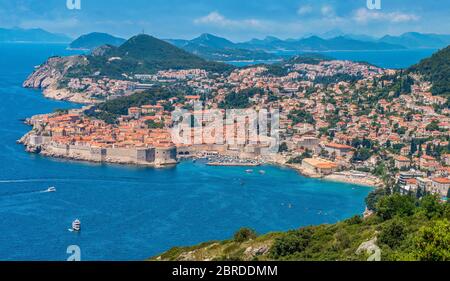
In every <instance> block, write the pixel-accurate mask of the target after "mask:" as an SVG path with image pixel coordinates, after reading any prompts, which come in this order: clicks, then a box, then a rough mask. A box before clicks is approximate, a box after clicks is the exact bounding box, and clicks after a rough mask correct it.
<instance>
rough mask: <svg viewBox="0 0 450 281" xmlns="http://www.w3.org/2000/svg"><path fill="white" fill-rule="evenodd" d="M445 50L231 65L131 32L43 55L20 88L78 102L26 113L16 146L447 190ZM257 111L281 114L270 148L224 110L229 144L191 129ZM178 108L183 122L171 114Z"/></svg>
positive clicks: (91, 157) (92, 157) (93, 157)
mask: <svg viewBox="0 0 450 281" xmlns="http://www.w3.org/2000/svg"><path fill="white" fill-rule="evenodd" d="M449 52H450V48H449V47H447V48H446V49H443V50H441V51H440V52H438V53H437V54H435V55H434V56H433V57H431V58H430V59H427V60H424V61H423V62H421V63H419V64H418V65H416V66H413V67H412V68H410V69H408V70H390V69H382V68H379V67H376V66H373V65H370V64H367V63H357V62H351V61H339V60H333V59H331V58H326V57H322V56H319V55H308V56H296V57H293V58H291V59H287V60H284V61H282V62H280V63H276V64H273V65H257V66H248V67H242V68H235V67H233V66H230V65H226V64H222V63H216V62H210V61H206V60H204V59H202V58H199V57H197V56H195V55H193V54H190V53H188V52H186V51H183V50H181V49H178V48H177V47H174V46H172V45H170V44H168V43H166V42H164V41H161V40H159V39H156V38H154V37H151V36H148V35H138V36H135V37H133V38H131V39H130V40H128V41H126V42H125V43H123V44H122V45H121V46H119V47H113V46H104V47H100V48H97V49H96V50H94V51H93V52H92V53H91V54H90V55H80V56H73V57H64V58H62V57H53V58H50V59H49V60H48V61H47V62H46V63H44V64H43V65H41V66H40V67H38V68H37V69H36V70H35V72H34V73H33V74H32V75H31V76H30V77H29V78H28V79H27V81H25V83H24V86H25V87H33V88H42V89H43V91H44V95H46V96H47V97H52V98H55V99H61V100H70V101H75V102H82V103H87V104H88V106H86V107H84V108H83V109H81V110H75V111H70V112H61V111H58V112H55V113H52V114H47V115H42V116H35V117H33V118H30V119H29V120H28V123H29V124H30V125H32V126H33V130H32V131H31V132H30V133H28V134H27V135H26V136H24V137H23V138H22V139H21V142H22V143H23V144H25V145H26V147H27V149H28V150H29V151H32V152H36V153H42V154H43V155H48V156H54V157H67V158H72V159H80V160H88V161H98V162H113V163H131V164H143V165H157V166H159V165H166V164H175V163H176V162H177V161H178V159H182V158H186V157H205V156H206V157H207V156H208V155H219V156H222V157H234V158H236V159H244V160H245V161H247V162H246V163H275V164H279V165H285V166H289V167H291V168H294V169H297V170H298V171H300V172H301V173H302V174H304V175H307V176H312V177H319V178H324V179H327V180H333V181H344V182H349V183H354V184H364V185H370V186H392V185H396V186H398V188H399V189H401V190H403V191H404V192H421V190H427V191H428V192H432V193H437V194H439V195H440V196H446V195H447V192H448V188H449V187H450V180H449V161H450V154H449V153H450V144H449V138H450V136H449V134H448V130H449V124H450V117H449V116H450V115H449V114H450V110H449V96H448V93H449V87H448V85H449V84H448V81H447V80H446V79H445V77H448V65H449V63H450V60H449V58H450V55H449ZM437 65H439V67H437ZM197 105H200V106H201V107H200V109H199V108H198V107H197ZM265 108H266V109H270V110H278V111H279V112H280V113H279V122H278V123H279V124H278V125H277V126H278V127H277V128H275V127H274V128H272V131H274V132H275V133H276V134H277V135H278V136H279V138H278V142H279V147H278V148H277V151H275V153H272V154H270V153H269V154H268V153H266V152H267V147H268V144H269V143H271V142H273V139H272V138H271V137H269V138H266V139H258V140H256V141H254V140H253V138H252V136H251V135H250V134H247V133H245V134H244V135H238V133H237V128H238V127H239V122H236V121H235V122H232V123H227V122H229V121H227V120H226V117H222V118H223V120H220V121H223V123H222V125H220V126H219V127H216V129H223V130H222V131H223V132H227V133H226V134H228V135H227V136H225V135H226V134H225V135H224V136H222V137H223V138H225V137H231V138H232V139H234V140H240V142H239V141H238V142H236V143H230V142H227V141H226V140H225V139H221V140H220V141H219V142H216V141H217V138H218V135H217V134H218V133H217V132H216V133H214V134H209V135H208V134H206V133H205V132H201V133H200V134H199V135H195V134H198V132H197V131H196V130H197V129H200V131H201V130H202V129H204V128H206V127H208V126H209V125H211V124H213V122H214V120H213V119H214V118H212V116H213V114H212V112H213V111H215V112H219V113H225V112H226V111H227V110H230V109H246V110H254V111H255V112H260V111H261V110H262V109H265ZM177 110H181V111H185V112H187V113H189V114H190V117H188V118H193V119H192V120H193V121H192V122H190V123H189V122H188V124H186V122H184V123H183V120H182V119H181V120H177V119H174V117H173V112H174V111H177ZM216 121H217V120H216ZM241 122H242V121H241ZM242 124H244V126H248V125H249V123H248V121H245V123H242ZM174 128H178V129H179V130H180V132H179V135H184V136H187V135H190V134H191V133H193V135H191V138H192V140H194V141H192V142H190V141H191V140H189V141H188V143H179V142H176V141H175V140H174V139H173V137H174V135H173V129H174ZM275 130H276V131H275ZM269 131H270V128H269ZM196 132H197V133H196ZM245 161H244V162H245ZM219 162H220V161H219ZM248 165H250V164H248Z"/></svg>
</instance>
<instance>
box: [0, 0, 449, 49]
mask: <svg viewBox="0 0 450 281" xmlns="http://www.w3.org/2000/svg"><path fill="white" fill-rule="evenodd" d="M366 2H367V1H366V0H346V1H339V0H316V1H312V0H297V1H294V0H284V1H282V3H277V1H273V0H260V1H252V0H249V1H236V0H228V1H206V0H197V1H191V2H186V1H181V0H171V1H163V0H153V1H151V2H149V1H144V0H135V1H131V3H123V1H118V0H109V1H107V0H97V1H89V0H81V9H80V10H77V9H72V10H71V9H68V8H67V5H66V0H48V1H45V3H44V2H43V1H38V0H17V1H12V0H0V26H1V27H3V28H13V27H20V28H25V29H30V28H42V29H44V30H47V31H49V32H53V33H63V34H66V35H69V36H70V37H72V38H76V37H78V36H80V35H83V34H86V33H90V32H105V33H109V34H113V35H115V36H118V37H123V38H130V37H131V36H133V35H136V34H139V33H142V31H145V33H146V34H150V35H153V36H155V37H158V38H163V39H169V38H170V39H192V38H195V37H197V36H199V35H200V34H203V33H210V34H213V35H216V36H219V37H224V38H227V39H230V40H232V41H235V42H241V41H246V40H250V39H253V38H265V37H266V36H275V37H277V38H280V39H288V38H293V39H299V38H303V37H307V36H311V35H318V36H321V35H322V36H323V35H326V34H327V33H329V34H330V36H331V37H334V36H333V33H334V34H335V35H337V36H339V35H342V34H356V35H368V36H372V37H377V38H379V37H382V36H384V35H400V34H403V33H405V32H420V33H436V34H449V33H450V32H449V30H450V23H449V22H448V21H447V20H446V19H447V15H448V13H447V12H448V10H449V8H450V1H439V0H429V1H426V3H424V1H420V0H397V1H387V0H381V3H382V6H381V9H380V10H376V9H375V10H371V9H369V8H368V7H367V4H366ZM443 2H444V3H443Z"/></svg>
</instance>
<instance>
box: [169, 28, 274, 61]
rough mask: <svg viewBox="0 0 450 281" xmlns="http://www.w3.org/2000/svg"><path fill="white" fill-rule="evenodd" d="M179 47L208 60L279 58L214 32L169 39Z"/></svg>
mask: <svg viewBox="0 0 450 281" xmlns="http://www.w3.org/2000/svg"><path fill="white" fill-rule="evenodd" d="M166 41H167V42H169V43H171V44H172V45H174V46H177V47H178V48H181V49H183V50H185V51H188V52H190V53H193V54H195V55H198V56H200V57H203V58H205V59H208V60H215V61H239V60H270V59H277V58H278V56H277V55H275V54H270V53H268V52H265V51H262V50H250V49H249V48H245V47H240V46H239V45H238V44H235V43H233V42H231V41H230V40H228V39H225V38H221V37H218V36H215V35H212V34H206V33H205V34H202V35H201V36H199V37H197V38H194V39H192V40H180V39H174V40H171V39H168V40H166Z"/></svg>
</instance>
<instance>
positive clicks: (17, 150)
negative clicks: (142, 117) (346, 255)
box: [0, 44, 370, 260]
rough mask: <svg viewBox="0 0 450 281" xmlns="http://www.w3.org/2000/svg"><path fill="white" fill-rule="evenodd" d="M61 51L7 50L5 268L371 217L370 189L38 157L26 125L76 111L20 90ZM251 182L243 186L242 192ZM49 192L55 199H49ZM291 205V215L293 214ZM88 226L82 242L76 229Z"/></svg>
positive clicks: (0, 178)
mask: <svg viewBox="0 0 450 281" xmlns="http://www.w3.org/2000/svg"><path fill="white" fill-rule="evenodd" d="M71 53H73V52H68V51H66V50H65V46H62V45H33V44H23V45H16V44H0V123H1V126H0V165H1V166H0V217H1V218H2V222H1V223H0V233H1V234H0V260H65V259H67V257H68V255H67V254H66V249H67V247H68V246H69V245H78V246H80V248H81V258H82V259H83V260H142V259H145V258H147V257H150V256H152V255H155V254H158V253H160V252H162V251H165V250H167V249H169V248H171V247H173V246H179V245H192V244H196V243H199V242H203V241H207V240H213V239H225V238H229V237H231V236H232V235H233V233H234V232H235V231H236V230H237V229H238V228H240V227H242V226H249V227H253V228H255V229H256V230H257V231H258V232H259V233H266V232H270V231H281V230H288V229H293V228H297V227H300V226H305V225H311V224H322V223H333V222H336V221H339V220H342V219H345V218H348V217H351V216H353V215H355V214H360V213H362V211H363V210H364V198H365V197H366V196H367V194H368V193H369V191H370V189H369V188H367V187H360V186H352V185H347V184H340V183H329V182H322V181H319V180H313V179H307V178H304V177H302V176H300V175H298V174H297V173H296V172H295V171H292V170H289V169H283V168H278V167H272V166H267V167H261V169H263V170H265V171H266V174H265V175H260V174H259V173H254V174H246V173H245V170H246V168H241V167H208V166H206V165H204V164H203V163H201V162H198V163H192V162H189V161H188V162H183V163H181V164H180V165H179V166H177V167H175V168H167V169H161V170H158V169H148V168H147V169H146V168H139V167H132V166H115V165H100V164H90V163H84V162H72V161H65V160H58V159H50V158H44V157H40V156H38V155H33V154H28V153H26V152H24V149H23V147H22V146H21V145H17V144H16V143H15V142H16V140H17V139H19V138H20V137H21V136H22V135H23V134H25V133H26V132H27V131H28V130H29V129H30V128H29V127H28V126H26V125H24V124H23V123H22V122H21V121H20V120H21V119H23V118H26V117H29V116H32V115H34V114H39V113H47V112H51V111H53V110H54V109H55V108H71V107H75V106H78V105H74V104H70V103H66V102H58V101H52V100H47V99H45V98H43V97H42V95H41V93H40V92H39V91H34V90H28V89H23V88H22V87H21V84H22V82H23V80H24V79H25V78H26V76H27V75H28V74H29V73H30V72H31V71H32V70H33V66H35V65H38V64H40V63H42V62H43V61H44V60H45V59H46V58H47V57H48V56H51V55H57V54H60V55H65V54H71ZM241 183H244V185H241ZM49 186H55V187H56V188H57V192H56V193H42V191H43V190H46V189H47V188H48V187H49ZM289 206H290V207H289ZM76 218H79V219H80V220H81V222H82V232H81V233H80V234H74V233H70V232H69V231H68V228H69V227H70V226H71V222H72V221H73V220H74V219H76Z"/></svg>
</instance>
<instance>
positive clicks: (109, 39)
mask: <svg viewBox="0 0 450 281" xmlns="http://www.w3.org/2000/svg"><path fill="white" fill-rule="evenodd" d="M125 41H127V40H126V39H123V38H119V37H115V36H112V35H109V34H107V33H100V32H92V33H89V34H85V35H82V36H80V37H78V38H77V39H75V40H74V41H73V42H72V43H70V45H69V48H71V49H85V50H93V49H95V48H97V47H100V46H102V45H111V46H116V47H117V46H120V45H122V44H123V43H125Z"/></svg>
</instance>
